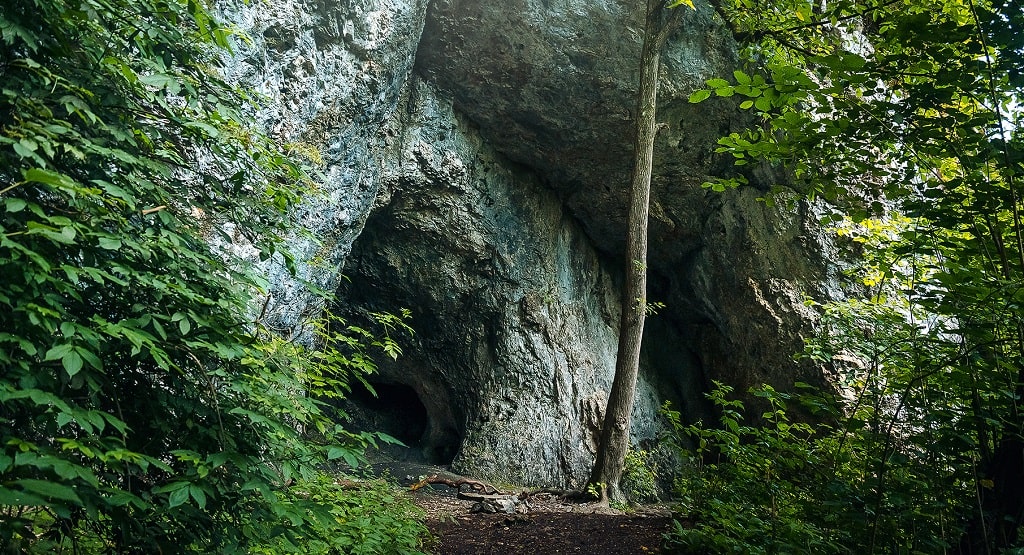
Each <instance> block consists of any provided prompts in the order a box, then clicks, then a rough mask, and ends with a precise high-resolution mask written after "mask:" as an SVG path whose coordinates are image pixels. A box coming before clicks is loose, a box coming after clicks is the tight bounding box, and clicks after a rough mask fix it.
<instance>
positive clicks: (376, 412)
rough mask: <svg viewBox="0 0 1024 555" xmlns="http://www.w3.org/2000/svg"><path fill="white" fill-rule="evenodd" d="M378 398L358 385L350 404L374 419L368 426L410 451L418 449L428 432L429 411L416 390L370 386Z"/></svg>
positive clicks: (407, 387)
mask: <svg viewBox="0 0 1024 555" xmlns="http://www.w3.org/2000/svg"><path fill="white" fill-rule="evenodd" d="M371 385H372V386H373V389H374V391H376V393H377V395H376V396H374V395H373V393H371V392H370V391H369V390H368V389H367V388H366V386H364V385H363V384H361V383H359V384H356V385H355V386H354V387H353V388H352V393H351V395H350V397H349V400H350V401H352V402H353V403H356V404H357V405H359V407H360V409H362V411H365V412H367V413H369V414H367V415H366V416H372V418H369V419H368V420H370V422H367V424H375V425H376V426H377V427H376V428H374V429H372V431H376V432H384V433H385V434H388V435H389V436H392V437H394V438H395V439H397V440H399V441H401V442H402V443H404V444H406V445H408V446H409V447H418V446H419V444H420V442H421V441H422V440H423V436H424V434H425V433H426V431H427V423H428V422H429V417H428V416H427V407H425V406H423V402H422V401H420V396H419V395H417V394H416V390H415V389H413V388H411V387H409V386H407V385H405V384H400V383H375V384H371Z"/></svg>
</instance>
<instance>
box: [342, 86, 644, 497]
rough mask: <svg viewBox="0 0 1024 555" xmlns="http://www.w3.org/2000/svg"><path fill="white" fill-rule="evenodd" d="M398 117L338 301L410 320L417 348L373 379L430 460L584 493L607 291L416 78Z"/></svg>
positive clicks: (535, 199) (539, 206)
mask: <svg viewBox="0 0 1024 555" xmlns="http://www.w3.org/2000/svg"><path fill="white" fill-rule="evenodd" d="M402 118H403V125H402V127H403V128H404V129H405V134H404V135H403V136H402V137H401V140H400V143H401V145H402V149H401V152H400V155H399V157H398V158H397V160H396V165H395V167H393V168H389V169H388V170H387V172H386V177H385V185H384V187H383V188H382V191H381V194H380V196H379V197H378V201H377V207H376V208H375V209H374V211H373V213H372V215H371V216H370V218H369V220H368V222H367V224H366V229H365V231H364V232H363V235H362V236H361V237H360V238H359V239H358V240H357V241H356V246H355V248H354V250H353V252H352V255H351V257H350V259H349V263H348V265H347V266H346V273H347V275H348V277H349V278H350V279H351V282H350V283H351V285H350V286H348V287H346V288H345V289H344V291H343V292H344V297H343V298H344V302H345V303H346V304H347V305H348V306H350V307H362V308H365V309H374V310H377V309H387V308H388V307H395V306H408V307H412V308H413V310H414V313H415V318H414V320H413V328H414V329H415V330H416V337H415V339H414V341H413V342H412V343H411V344H410V345H408V347H407V348H406V349H405V351H406V353H405V355H403V356H402V357H401V358H400V359H399V360H398V361H397V362H395V363H390V364H384V365H382V368H381V374H380V377H379V381H380V382H383V383H388V384H403V385H405V386H408V387H409V388H412V389H413V390H414V391H415V392H416V393H417V394H418V396H419V398H420V399H421V400H422V402H423V404H424V406H425V409H426V413H427V416H428V421H429V422H430V426H429V427H428V429H426V430H424V432H423V434H422V436H421V437H420V438H415V439H416V440H415V444H414V448H415V449H417V450H420V452H421V456H422V458H423V459H424V460H428V461H431V462H435V463H448V462H451V463H452V464H453V467H454V469H455V470H456V471H458V472H462V473H466V474H471V475H476V476H485V477H488V478H490V479H492V480H498V481H501V482H506V483H516V484H560V485H571V486H575V487H579V486H582V485H583V483H584V481H585V479H586V477H587V470H588V469H589V465H590V464H591V462H592V458H593V454H594V451H595V448H596V445H595V439H596V434H597V431H598V426H599V424H600V415H601V414H602V407H603V406H604V402H605V398H606V396H607V390H608V388H609V386H610V383H611V377H612V372H613V369H614V366H615V348H616V329H615V326H616V322H617V319H618V310H619V309H618V298H617V295H616V287H615V284H614V279H613V278H612V276H611V275H610V274H609V272H608V270H607V268H606V267H605V266H604V265H603V264H602V262H601V260H600V258H599V256H598V254H597V252H596V251H595V249H594V247H593V246H592V245H591V244H590V242H589V240H588V239H587V237H586V235H584V234H583V233H582V231H581V229H580V226H579V224H578V223H577V222H576V221H575V220H574V219H573V218H572V217H571V215H570V214H569V213H568V212H567V211H566V210H565V208H564V207H563V206H562V204H561V203H560V202H559V200H558V198H557V197H556V196H555V195H554V193H552V192H551V191H550V190H548V189H546V188H545V187H544V186H543V185H542V183H541V182H540V180H539V179H538V177H537V175H536V174H535V173H534V172H532V171H530V170H529V169H527V168H525V167H522V166H519V165H517V164H514V163H510V162H509V161H508V160H507V159H505V158H504V157H503V156H501V155H500V154H498V153H497V152H495V151H494V149H492V148H490V147H489V146H488V145H487V143H486V142H485V141H483V140H482V139H481V137H480V135H479V132H478V131H477V129H476V127H475V126H474V125H472V124H471V123H469V122H467V121H466V120H465V119H464V118H462V117H460V116H459V115H458V114H456V113H455V112H454V111H453V110H452V106H451V100H450V98H447V97H444V96H441V95H439V94H438V93H437V92H436V91H435V90H434V89H433V88H432V87H431V86H430V85H428V84H426V83H424V82H422V81H415V82H414V84H413V87H412V89H411V91H410V97H409V102H408V105H407V108H406V110H404V112H403V115H402ZM641 388H642V391H643V392H644V393H646V394H647V395H646V396H644V395H642V396H641V397H642V399H643V400H642V402H640V403H638V405H637V410H636V411H635V412H636V416H637V418H636V421H637V423H636V426H634V430H635V433H636V434H637V435H638V437H642V436H648V437H649V436H652V435H653V434H654V433H655V431H656V426H655V421H654V416H655V415H654V411H655V410H656V408H657V403H658V402H659V401H658V398H657V395H656V394H654V393H653V391H652V390H651V388H650V387H649V386H648V385H647V383H646V382H644V384H642V385H641ZM396 424H398V425H401V424H402V423H401V422H399V423H396ZM400 431H401V430H400V429H396V430H395V432H400Z"/></svg>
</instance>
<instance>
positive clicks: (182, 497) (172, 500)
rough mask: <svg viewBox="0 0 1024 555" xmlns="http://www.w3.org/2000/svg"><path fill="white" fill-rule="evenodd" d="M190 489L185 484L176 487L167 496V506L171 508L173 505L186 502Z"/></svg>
mask: <svg viewBox="0 0 1024 555" xmlns="http://www.w3.org/2000/svg"><path fill="white" fill-rule="evenodd" d="M190 489H191V488H189V487H188V486H187V485H186V486H185V487H181V488H178V489H176V490H174V491H173V492H171V495H170V496H169V497H168V498H167V506H168V507H170V508H172V509H173V508H174V507H177V506H179V505H182V504H184V503H185V502H187V501H188V496H189V490H190Z"/></svg>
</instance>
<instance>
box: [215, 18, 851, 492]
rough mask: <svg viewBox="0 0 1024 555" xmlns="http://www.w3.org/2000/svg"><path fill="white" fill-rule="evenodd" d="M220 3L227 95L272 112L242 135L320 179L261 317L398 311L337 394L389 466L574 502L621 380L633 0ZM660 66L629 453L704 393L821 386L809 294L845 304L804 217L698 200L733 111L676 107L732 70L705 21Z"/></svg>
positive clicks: (691, 25)
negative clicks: (428, 469)
mask: <svg viewBox="0 0 1024 555" xmlns="http://www.w3.org/2000/svg"><path fill="white" fill-rule="evenodd" d="M220 5H221V10H222V12H223V14H224V15H225V16H226V17H227V18H229V19H230V20H231V21H234V22H235V23H236V24H237V25H238V26H239V28H240V29H242V30H243V31H244V32H245V33H247V34H248V35H249V36H250V37H251V38H252V40H251V42H240V43H239V46H238V48H237V51H236V53H235V54H234V55H233V57H232V58H231V60H230V67H229V77H230V78H232V79H234V80H236V81H237V82H239V83H240V84H242V85H243V86H246V87H249V88H252V89H253V90H255V91H258V92H259V93H261V94H263V95H265V96H266V97H268V99H269V103H268V105H267V107H266V108H265V109H264V110H263V111H261V112H260V113H259V114H257V115H256V117H257V119H258V120H259V122H260V123H261V124H263V125H264V127H265V128H266V129H268V130H269V131H270V132H271V133H272V135H273V136H274V137H276V138H278V139H279V140H280V141H281V142H282V143H291V144H294V145H297V146H296V150H297V151H302V152H306V153H309V154H311V155H312V158H313V159H315V160H317V162H318V164H319V165H320V168H321V169H322V172H323V176H324V179H323V183H322V185H321V187H320V189H319V191H318V194H316V195H314V196H312V197H311V198H310V199H309V200H308V201H307V202H306V203H304V205H303V206H302V207H301V208H300V209H299V210H297V211H296V213H295V214H294V220H295V227H296V233H295V237H294V239H293V240H292V241H291V247H292V248H293V250H294V251H295V252H296V253H297V254H298V255H299V258H300V265H299V276H298V279H295V278H293V277H291V276H289V275H288V274H287V272H284V271H283V270H282V269H281V268H280V267H279V266H274V265H271V266H269V267H268V268H267V272H268V276H269V278H270V281H271V284H272V285H271V294H272V300H273V302H272V303H271V306H272V310H271V311H270V322H271V323H272V324H273V325H275V326H277V327H278V328H279V329H281V330H282V332H283V333H286V334H293V335H294V334H298V335H299V336H300V337H301V332H302V324H303V322H304V321H305V320H306V319H308V318H311V317H315V316H316V315H317V314H318V313H319V312H320V311H321V310H323V308H324V307H323V303H322V302H321V301H318V300H317V299H316V297H315V296H313V295H311V294H309V292H308V290H307V289H306V287H305V286H304V285H302V281H303V280H305V281H308V282H310V283H312V284H314V285H316V286H317V287H321V288H325V289H327V290H337V291H338V293H339V302H338V305H337V306H335V307H334V309H335V310H338V311H341V312H343V313H344V314H346V315H349V316H351V317H353V318H358V316H359V314H360V313H362V312H367V311H397V310H398V309H400V308H409V309H411V310H412V312H413V314H414V319H413V322H412V325H413V327H414V328H415V330H416V335H415V337H414V338H413V339H412V340H411V341H410V342H408V343H407V344H405V346H404V350H405V354H404V355H403V356H402V357H401V358H399V360H398V361H396V362H387V363H384V364H382V365H381V374H380V376H379V377H378V378H377V381H378V390H379V392H380V393H381V395H380V398H378V399H373V398H372V397H369V396H367V395H362V394H359V393H358V392H357V393H355V394H354V395H353V399H352V402H351V404H350V406H349V409H350V411H351V412H352V413H353V414H354V415H355V416H356V417H357V418H356V424H359V425H363V426H366V427H369V428H383V429H385V431H389V432H391V433H393V435H397V436H399V437H401V438H402V439H403V440H405V441H406V442H407V443H409V444H411V445H412V448H411V449H409V450H405V451H401V452H392V453H391V455H392V456H398V457H406V458H410V459H415V460H418V461H421V462H431V463H439V464H448V463H450V464H452V465H453V466H454V467H455V469H456V470H457V471H460V472H463V473H466V474H473V475H476V476H480V477H483V478H489V479H492V480H497V481H503V482H513V483H521V484H536V485H553V486H580V485H582V483H583V481H584V480H585V479H586V477H587V473H588V471H589V466H590V464H591V462H592V459H593V453H594V449H595V444H594V442H595V438H596V432H597V426H598V425H599V423H600V421H601V418H602V415H603V408H604V403H605V398H606V396H607V389H608V387H609V385H610V382H611V374H612V370H613V368H614V354H615V342H616V329H615V328H616V326H617V313H618V310H619V309H618V303H619V300H618V283H617V280H618V278H617V276H618V275H619V274H620V273H621V265H622V261H621V256H620V254H619V253H620V252H621V251H622V243H623V237H624V230H625V225H624V217H625V213H626V207H625V200H624V199H625V187H626V183H627V181H628V175H629V171H630V164H631V153H630V148H631V147H630V122H631V118H632V115H631V113H632V111H633V100H632V93H631V91H632V90H633V89H634V87H635V85H634V82H635V79H636V75H637V71H636V68H635V65H636V60H637V58H638V56H639V47H640V37H639V36H638V34H637V29H638V28H639V9H640V6H641V4H640V3H637V2H633V1H632V0H595V1H592V2H583V3H578V2H572V3H571V2H562V1H561V0H508V1H507V2H500V3H493V2H492V3H486V2H480V1H478V0H431V2H430V4H429V6H428V4H427V0H351V1H338V2H334V1H327V0H318V1H315V2H299V1H297V0H266V1H252V2H248V3H244V2H242V1H241V0H223V1H222V2H221V4H220ZM664 60H665V64H664V69H663V75H662V94H661V101H660V103H659V118H660V119H661V120H662V121H664V122H665V123H666V125H667V129H666V131H665V132H663V133H662V134H660V135H659V138H658V143H657V150H656V160H657V162H656V175H655V178H654V183H653V188H654V196H653V201H652V221H651V234H652V248H651V260H650V264H649V267H650V269H651V280H650V281H651V294H650V298H651V299H652V300H655V301H661V302H664V303H666V307H665V308H664V309H662V310H661V311H660V313H659V314H658V315H657V316H656V317H655V318H653V319H651V320H650V321H649V323H648V329H647V332H646V336H645V349H644V353H643V358H642V364H643V371H642V376H641V385H640V392H639V393H640V394H639V395H638V397H637V402H636V405H635V407H634V417H635V423H634V428H633V434H634V440H635V441H637V442H641V443H642V442H644V441H651V440H652V438H653V437H654V436H655V435H656V434H657V431H658V422H657V417H656V410H657V407H658V406H659V405H660V403H661V402H662V401H663V400H666V399H668V400H671V401H672V402H673V403H674V404H675V406H676V407H677V408H680V409H681V410H682V411H683V413H684V415H685V416H686V417H687V418H688V419H696V418H700V417H703V416H707V414H708V407H707V406H706V403H705V402H704V401H703V393H704V392H705V391H706V390H707V388H708V384H709V382H710V381H711V380H721V381H725V382H727V383H731V384H733V385H735V386H736V387H737V389H739V390H741V391H742V390H743V389H744V388H746V387H747V386H750V385H755V384H757V383H760V382H762V381H768V382H771V383H774V384H775V385H777V386H780V387H785V385H786V384H787V383H792V381H794V380H795V379H797V378H799V379H802V380H804V381H808V380H811V381H813V380H814V378H815V377H816V376H818V374H816V369H814V368H801V367H799V366H798V365H796V364H795V363H793V361H792V359H791V355H792V354H793V353H794V352H795V351H797V350H799V348H800V346H801V341H802V337H803V336H804V335H806V334H807V333H808V331H809V329H810V325H811V324H812V322H813V320H814V314H813V313H812V312H811V311H809V310H807V309H806V308H805V306H804V304H803V302H802V300H803V295H804V294H805V293H807V294H811V295H815V296H818V297H822V296H827V295H828V294H830V293H831V292H833V291H834V290H836V288H837V286H836V274H835V270H834V267H833V265H832V264H831V263H830V262H829V261H828V260H827V257H823V255H822V254H821V253H823V252H831V251H829V250H828V249H829V245H828V244H827V243H823V242H822V241H823V240H822V238H821V234H820V233H818V232H817V231H816V228H815V226H814V224H813V214H811V213H810V212H811V208H810V207H808V206H807V205H805V204H803V203H793V204H792V205H786V204H780V205H777V206H767V205H765V204H764V203H762V202H759V201H758V200H757V198H758V197H760V196H762V195H763V193H764V191H765V190H767V187H768V185H771V184H773V181H772V178H771V176H768V175H767V174H761V173H757V174H753V175H751V178H752V183H753V186H751V187H748V188H744V189H742V190H738V191H732V192H729V193H726V194H715V193H711V192H709V191H707V190H705V189H702V188H701V187H700V184H701V183H702V182H703V181H704V180H705V179H707V178H708V177H709V176H712V175H716V174H718V173H720V172H721V171H722V170H723V168H724V165H725V164H726V163H728V161H727V160H722V159H720V158H718V157H717V156H716V155H715V154H714V152H713V151H714V148H715V144H714V143H715V140H716V139H717V138H718V137H719V136H720V135H721V134H723V133H724V132H727V131H728V130H729V129H730V128H732V127H733V126H735V125H737V124H738V123H741V118H742V114H741V113H740V112H739V111H738V110H736V109H735V107H734V105H733V104H732V103H731V102H730V101H727V100H719V101H718V102H709V103H704V104H701V105H699V106H694V105H690V104H689V103H688V102H686V97H687V96H688V95H689V94H690V92H692V90H693V89H694V88H696V87H698V86H700V84H701V83H702V82H703V80H704V79H707V78H709V77H712V76H717V75H722V74H728V73H729V72H731V70H732V67H733V65H734V64H735V45H734V44H733V43H732V42H731V39H730V38H729V36H728V34H727V33H726V32H725V31H724V29H723V27H722V25H721V24H720V23H719V22H716V20H715V19H714V17H713V14H712V13H711V12H710V9H708V7H707V6H702V7H701V9H700V10H698V11H696V12H689V11H688V12H687V13H686V14H685V16H684V22H683V25H682V27H681V28H680V30H679V31H678V33H677V34H676V36H675V37H673V38H672V40H671V42H670V44H669V47H668V49H667V51H666V53H665V55H664ZM318 156H319V159H317V157H318ZM342 273H344V274H345V275H346V276H347V278H348V279H346V280H343V279H341V276H342Z"/></svg>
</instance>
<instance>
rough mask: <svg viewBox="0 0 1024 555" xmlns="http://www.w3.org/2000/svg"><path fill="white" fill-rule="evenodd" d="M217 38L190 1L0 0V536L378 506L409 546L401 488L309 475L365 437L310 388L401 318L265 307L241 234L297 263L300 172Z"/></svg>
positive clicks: (114, 546)
mask: <svg viewBox="0 0 1024 555" xmlns="http://www.w3.org/2000/svg"><path fill="white" fill-rule="evenodd" d="M230 37H231V30H230V29H228V28H226V27H224V26H223V25H221V24H219V23H218V22H216V21H214V19H213V18H212V17H211V16H210V14H209V12H208V11H207V10H206V8H205V7H204V4H203V3H201V2H200V1H197V0H167V1H164V0H152V1H136V0H7V1H5V2H3V3H2V4H0V40H2V45H0V544H3V545H5V546H9V547H10V548H11V549H13V550H15V551H19V550H27V551H38V552H50V551H60V550H62V549H65V548H68V549H73V550H74V551H75V552H81V551H86V552H123V553H155V552H164V553H168V552H180V551H188V550H195V551H199V552H214V551H216V552H228V551H234V550H238V551H250V550H253V549H256V548H257V547H259V546H263V547H264V548H266V549H272V548H273V547H274V546H277V548H288V547H290V546H291V545H292V544H295V542H300V541H303V540H309V541H312V540H311V538H312V539H315V540H317V541H320V542H321V543H320V544H317V545H318V546H319V547H317V548H316V549H313V548H311V547H309V546H308V545H307V546H304V547H302V549H304V550H305V549H312V550H313V551H317V552H324V553H326V552H331V550H330V548H333V549H334V551H333V552H343V551H344V552H348V551H350V549H348V548H347V547H345V546H344V543H343V541H344V540H343V538H350V537H352V536H353V535H358V534H360V533H364V532H366V530H368V529H369V528H372V527H374V526H376V525H378V524H381V525H386V526H387V527H388V529H389V530H393V529H395V528H400V529H402V532H401V533H396V534H394V537H395V538H396V539H395V542H396V543H395V546H396V547H395V550H394V551H393V552H396V553H399V552H414V551H415V547H416V542H417V540H416V536H417V535H418V534H419V533H420V532H421V531H422V530H421V528H420V527H418V525H417V524H415V523H414V522H411V521H410V520H408V518H407V517H406V515H405V512H404V508H403V507H406V506H404V505H401V504H392V507H391V508H390V509H389V510H388V511H383V512H380V511H376V509H374V508H372V507H370V508H367V509H365V510H363V509H359V508H358V506H359V504H357V505H356V506H352V505H351V504H347V505H346V504H345V503H346V502H345V501H344V499H345V498H346V496H347V497H352V498H355V499H364V500H372V499H373V498H379V497H380V496H381V495H382V492H381V491H380V490H379V488H378V489H375V490H371V491H369V492H363V493H356V492H351V493H349V492H346V491H343V490H341V489H338V488H333V489H332V488H331V487H330V486H329V484H324V483H323V482H322V477H321V472H322V471H321V469H322V468H323V466H322V465H323V463H324V462H325V461H326V460H328V459H331V458H344V459H345V460H347V461H349V462H350V463H354V462H357V459H358V456H359V453H360V452H361V451H360V449H361V447H363V446H364V445H366V444H367V443H370V442H374V441H377V439H378V436H373V435H369V434H360V435H353V434H349V433H346V432H345V431H344V430H343V429H341V428H340V427H339V426H338V425H337V424H336V415H333V414H331V413H330V411H329V410H328V406H327V405H326V404H325V402H324V401H321V400H320V399H324V398H329V397H331V396H336V395H339V394H342V393H344V392H345V391H346V388H347V381H348V380H349V379H350V378H352V377H353V376H354V377H356V378H358V377H359V376H360V375H361V374H362V373H365V372H368V371H372V370H373V365H372V362H371V361H370V360H369V358H368V357H367V355H368V353H369V350H371V349H383V351H384V352H385V353H387V354H390V355H394V354H396V353H397V347H396V346H395V343H394V341H392V340H391V339H390V336H389V335H387V334H388V332H389V331H390V330H393V329H395V328H396V327H401V326H403V325H404V324H402V319H400V318H394V317H387V316H380V317H379V318H378V321H379V322H380V323H381V325H382V328H380V330H381V331H379V332H378V333H379V334H383V335H381V337H383V339H381V340H377V339H374V338H373V336H372V335H371V334H370V333H369V332H367V331H364V330H363V329H361V328H356V327H351V326H346V325H345V324H344V323H343V322H339V321H337V320H333V319H328V320H324V321H322V322H313V323H310V325H311V329H312V330H314V332H315V333H316V334H317V335H318V336H319V339H320V340H321V342H323V343H326V344H327V345H328V347H327V348H326V350H324V351H319V352H317V353H311V352H308V351H306V350H305V349H304V348H302V347H301V346H299V345H296V344H293V343H290V342H288V341H285V340H284V339H282V338H280V337H277V336H276V335H274V334H273V333H270V332H269V331H268V330H267V329H266V328H265V327H264V325H263V323H262V322H261V319H262V317H263V315H262V314H257V313H258V307H260V306H265V305H264V302H263V301H264V295H265V293H264V292H263V289H264V284H263V283H261V280H260V278H259V275H258V274H257V273H255V272H253V271H252V268H251V263H252V260H250V259H253V258H256V257H257V256H256V255H255V254H252V255H249V257H248V258H249V259H243V258H241V257H239V256H237V255H236V254H235V253H236V252H250V253H258V258H259V259H261V260H267V259H270V258H271V257H276V259H277V260H278V261H279V262H280V263H283V264H286V265H288V264H290V259H289V257H288V255H287V253H286V252H285V251H283V250H281V249H280V248H279V244H280V242H279V237H280V235H281V233H282V231H283V226H284V222H285V218H284V217H283V216H284V214H285V210H286V209H287V208H288V207H289V206H290V205H292V204H293V203H294V202H295V201H296V200H297V199H298V198H299V192H300V191H302V190H303V189H304V188H305V187H306V183H307V179H308V178H306V177H304V176H305V173H304V171H303V169H302V167H301V166H300V165H298V164H296V163H295V162H293V161H292V160H291V159H290V158H289V157H288V156H286V154H285V153H283V152H282V151H281V149H280V148H279V147H277V146H276V145H274V144H272V143H271V142H269V141H268V140H267V139H266V138H264V137H262V136H261V135H260V134H259V133H257V132H254V131H253V130H251V129H249V128H247V127H246V125H245V124H244V123H243V122H244V121H245V120H246V113H245V110H247V109H248V108H247V107H248V106H251V104H250V102H251V99H248V98H246V97H245V96H244V95H243V94H242V93H241V92H240V91H238V90H235V89H234V88H232V87H231V86H230V85H229V84H227V83H225V82H223V81H222V80H221V79H220V78H219V77H218V73H217V67H218V60H219V58H218V55H219V52H218V50H219V49H223V48H228V47H229V42H230ZM211 245H214V246H213V247H211ZM254 307H255V308H254ZM384 439H387V438H384ZM289 486H292V487H291V488H289ZM309 488H315V490H313V491H315V494H312V493H310V491H311V490H310V489H309ZM353 496H355V497H353ZM335 503H337V504H335ZM386 542H387V540H381V543H379V545H386ZM299 545H301V544H299ZM328 546H330V548H329V547H328ZM388 549H390V548H388Z"/></svg>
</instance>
